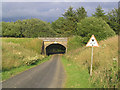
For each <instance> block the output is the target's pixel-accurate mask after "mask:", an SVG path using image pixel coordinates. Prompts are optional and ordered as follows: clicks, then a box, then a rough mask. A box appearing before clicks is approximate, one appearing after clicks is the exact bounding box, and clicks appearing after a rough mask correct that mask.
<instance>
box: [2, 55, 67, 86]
mask: <svg viewBox="0 0 120 90" xmlns="http://www.w3.org/2000/svg"><path fill="white" fill-rule="evenodd" d="M64 77H65V74H64V69H63V66H62V63H61V61H60V55H54V56H52V58H51V60H49V61H47V62H45V63H42V64H41V65H39V66H37V67H34V68H32V69H30V70H27V71H25V72H23V73H21V74H18V75H16V76H14V77H12V78H10V79H8V80H6V81H4V82H2V88H61V87H62V84H63V82H64Z"/></svg>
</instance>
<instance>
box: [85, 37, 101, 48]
mask: <svg viewBox="0 0 120 90" xmlns="http://www.w3.org/2000/svg"><path fill="white" fill-rule="evenodd" d="M86 47H99V45H98V42H97V40H96V38H95V36H94V35H92V37H91V38H90V40H89V41H88V43H87V44H86Z"/></svg>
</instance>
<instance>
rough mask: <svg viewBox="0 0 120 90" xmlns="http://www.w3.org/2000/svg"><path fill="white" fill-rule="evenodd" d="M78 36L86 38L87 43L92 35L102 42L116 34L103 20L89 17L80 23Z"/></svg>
mask: <svg viewBox="0 0 120 90" xmlns="http://www.w3.org/2000/svg"><path fill="white" fill-rule="evenodd" d="M77 35H79V36H82V37H84V43H87V42H88V40H89V38H90V37H91V35H95V37H96V39H97V40H98V41H100V40H104V39H107V37H111V36H114V35H115V32H114V31H113V30H112V29H111V28H110V27H109V25H108V24H107V23H106V22H105V21H104V20H103V19H102V18H95V17H87V18H85V19H83V20H81V22H80V23H78V28H77Z"/></svg>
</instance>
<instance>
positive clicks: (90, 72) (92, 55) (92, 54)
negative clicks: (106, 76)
mask: <svg viewBox="0 0 120 90" xmlns="http://www.w3.org/2000/svg"><path fill="white" fill-rule="evenodd" d="M92 64H93V46H92V53H91V68H90V76H92Z"/></svg>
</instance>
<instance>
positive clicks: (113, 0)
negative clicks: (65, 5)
mask: <svg viewBox="0 0 120 90" xmlns="http://www.w3.org/2000/svg"><path fill="white" fill-rule="evenodd" d="M3 2H119V0H34V1H33V0H29V1H28V0H3Z"/></svg>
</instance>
